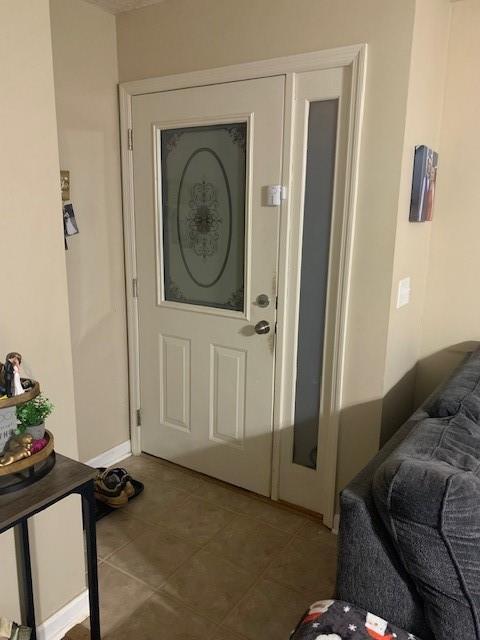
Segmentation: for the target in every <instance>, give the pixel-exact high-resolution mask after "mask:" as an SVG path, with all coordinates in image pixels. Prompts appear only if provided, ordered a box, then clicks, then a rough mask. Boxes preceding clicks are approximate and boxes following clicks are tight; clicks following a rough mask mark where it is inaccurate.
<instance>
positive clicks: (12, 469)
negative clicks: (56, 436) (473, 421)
mask: <svg viewBox="0 0 480 640" xmlns="http://www.w3.org/2000/svg"><path fill="white" fill-rule="evenodd" d="M23 395H26V394H23ZM17 397H20V396H17ZM9 400H10V398H9ZM45 438H47V440H48V442H47V444H46V445H45V447H43V449H42V450H41V451H39V452H38V453H34V454H33V455H32V456H29V457H28V458H23V460H19V461H18V462H14V463H12V464H9V465H8V466H6V467H0V477H2V476H9V475H11V474H14V473H20V472H21V471H25V470H26V469H29V468H30V467H33V466H34V465H36V464H38V463H39V462H43V461H44V460H46V459H47V458H48V456H49V455H50V454H51V453H52V451H53V447H54V440H53V434H52V433H50V431H47V430H45Z"/></svg>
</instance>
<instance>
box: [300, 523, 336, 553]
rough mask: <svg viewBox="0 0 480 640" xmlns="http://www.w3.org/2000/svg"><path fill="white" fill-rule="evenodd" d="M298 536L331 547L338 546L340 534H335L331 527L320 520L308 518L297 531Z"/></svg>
mask: <svg viewBox="0 0 480 640" xmlns="http://www.w3.org/2000/svg"><path fill="white" fill-rule="evenodd" d="M297 535H298V536H301V537H302V538H306V539H307V540H310V542H317V543H318V544H324V545H327V546H331V547H336V546H337V540H338V536H336V535H334V534H333V533H332V532H331V531H330V529H328V528H327V527H326V526H325V525H323V524H322V523H321V522H319V521H318V520H306V522H305V523H304V524H303V525H302V527H300V529H299V530H298V532H297Z"/></svg>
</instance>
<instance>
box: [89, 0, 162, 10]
mask: <svg viewBox="0 0 480 640" xmlns="http://www.w3.org/2000/svg"><path fill="white" fill-rule="evenodd" d="M163 1H164V0H87V2H90V4H95V5H97V7H100V8H101V9H104V10H105V11H108V12H109V13H122V11H131V10H132V9H140V7H146V6H148V5H149V4H158V3H159V2H163Z"/></svg>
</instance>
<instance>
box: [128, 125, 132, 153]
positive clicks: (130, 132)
mask: <svg viewBox="0 0 480 640" xmlns="http://www.w3.org/2000/svg"><path fill="white" fill-rule="evenodd" d="M127 133H128V150H129V151H132V150H133V129H128V130H127Z"/></svg>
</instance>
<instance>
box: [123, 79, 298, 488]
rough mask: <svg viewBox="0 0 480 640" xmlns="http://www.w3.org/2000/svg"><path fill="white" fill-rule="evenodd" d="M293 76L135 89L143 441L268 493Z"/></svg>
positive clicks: (153, 451) (150, 448) (182, 461)
mask: <svg viewBox="0 0 480 640" xmlns="http://www.w3.org/2000/svg"><path fill="white" fill-rule="evenodd" d="M284 84H285V81H284V77H283V76H276V77H270V78H263V79H256V80H248V81H242V82H232V83H227V84H218V85H212V86H204V87H196V88H190V89H181V90H176V91H166V92H162V93H153V94H147V95H140V96H135V97H134V98H133V100H132V113H133V131H134V149H133V161H134V162H133V165H134V196H135V220H136V222H135V224H136V229H135V232H136V251H137V276H138V312H139V353H140V394H141V407H142V449H143V451H145V452H148V453H151V454H154V455H156V456H160V457H162V458H165V459H167V460H170V461H173V462H176V463H178V464H181V465H184V466H186V467H189V468H192V469H195V470H197V471H200V472H203V473H205V474H208V475H210V476H214V477H216V478H220V479H222V480H225V481H227V482H230V483H232V484H235V485H238V486H241V487H244V488H246V489H250V490H252V491H255V492H257V493H260V494H263V495H270V490H271V459H272V411H273V391H274V354H275V322H276V295H277V257H278V232H279V214H280V207H279V206H268V201H267V190H266V187H267V186H268V185H278V184H280V182H281V169H282V166H281V165H282V139H283V118H284V114H283V109H284ZM268 329H269V331H268ZM263 331H265V333H264V332H263ZM266 331H268V332H266Z"/></svg>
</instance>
